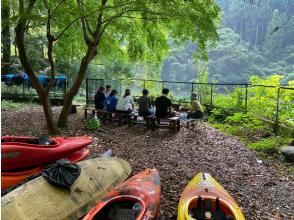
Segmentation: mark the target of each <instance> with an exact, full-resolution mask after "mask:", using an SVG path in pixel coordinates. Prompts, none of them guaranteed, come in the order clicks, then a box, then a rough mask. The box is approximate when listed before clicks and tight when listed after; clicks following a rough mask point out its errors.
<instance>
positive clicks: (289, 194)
mask: <svg viewBox="0 0 294 220" xmlns="http://www.w3.org/2000/svg"><path fill="white" fill-rule="evenodd" d="M59 110H60V109H59V108H54V111H55V112H58V111H59ZM43 118H44V117H43V113H42V110H41V108H40V107H36V108H26V107H24V108H22V109H20V110H16V111H9V112H8V111H2V119H1V123H2V128H1V131H2V135H36V136H38V135H42V134H46V133H47V131H46V129H45V122H44V120H43ZM69 122H70V123H69V130H68V131H63V135H69V136H77V135H84V134H87V135H89V136H92V137H93V140H94V142H93V144H92V145H91V146H90V148H91V155H90V157H95V156H97V155H98V154H100V153H102V152H104V151H105V150H107V149H112V151H113V153H114V154H115V156H118V157H121V158H123V159H125V160H126V161H128V162H129V163H130V164H131V165H132V169H133V173H137V172H139V171H141V170H143V169H145V168H147V167H151V168H152V167H154V168H157V169H158V171H159V173H160V176H161V187H162V196H161V208H160V215H161V219H163V220H164V219H176V216H177V205H178V202H179V198H180V195H181V192H182V190H183V189H184V187H185V185H186V184H187V183H188V181H189V180H191V179H192V178H193V177H194V176H195V175H196V174H197V173H198V172H208V173H210V174H211V175H212V176H213V177H214V178H215V179H216V180H217V181H218V182H219V183H221V184H222V185H223V187H224V188H225V189H226V190H227V191H228V192H229V193H230V194H231V195H232V196H233V197H234V198H235V200H236V202H237V203H238V204H239V205H240V207H241V208H242V210H243V212H244V214H245V216H246V219H287V220H289V219H294V211H293V210H294V178H293V174H291V173H290V172H289V170H290V169H291V170H293V164H292V165H291V164H288V163H286V162H282V161H281V159H279V158H278V159H264V158H260V157H258V156H257V155H256V154H255V153H254V152H252V151H250V150H249V149H248V148H247V147H246V146H244V144H242V143H241V142H240V141H238V140H237V139H236V138H234V137H232V136H230V135H225V134H223V133H221V132H220V131H218V130H216V129H214V128H211V127H209V126H208V125H206V124H205V123H202V124H200V125H198V126H196V127H194V128H190V129H188V128H185V127H183V128H182V129H181V131H180V132H178V133H175V134H174V133H172V132H171V131H169V130H156V131H150V130H146V129H145V128H144V127H140V126H133V127H131V128H129V127H127V126H120V127H117V126H107V129H105V131H106V133H102V132H97V131H95V132H92V131H91V132H89V131H87V130H85V129H84V120H83V114H82V112H79V114H74V115H71V116H70V118H69Z"/></svg>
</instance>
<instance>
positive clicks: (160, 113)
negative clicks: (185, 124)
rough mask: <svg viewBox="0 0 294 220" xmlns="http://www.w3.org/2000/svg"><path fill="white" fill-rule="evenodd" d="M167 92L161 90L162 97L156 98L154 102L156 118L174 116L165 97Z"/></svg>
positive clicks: (169, 101) (168, 100)
mask: <svg viewBox="0 0 294 220" xmlns="http://www.w3.org/2000/svg"><path fill="white" fill-rule="evenodd" d="M168 93H169V90H168V89H167V88H164V89H163V90H162V95H161V96H159V97H157V98H156V100H155V106H156V113H155V114H156V116H157V117H159V118H167V117H172V116H174V114H173V113H172V111H171V107H172V103H171V100H170V99H169V98H168V97H167V95H168Z"/></svg>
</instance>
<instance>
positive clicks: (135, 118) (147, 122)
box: [128, 114, 155, 129]
mask: <svg viewBox="0 0 294 220" xmlns="http://www.w3.org/2000/svg"><path fill="white" fill-rule="evenodd" d="M128 125H129V127H131V126H132V125H144V126H146V127H147V128H152V129H154V128H155V117H154V116H153V115H150V116H145V117H143V116H139V115H138V114H130V115H129V119H128Z"/></svg>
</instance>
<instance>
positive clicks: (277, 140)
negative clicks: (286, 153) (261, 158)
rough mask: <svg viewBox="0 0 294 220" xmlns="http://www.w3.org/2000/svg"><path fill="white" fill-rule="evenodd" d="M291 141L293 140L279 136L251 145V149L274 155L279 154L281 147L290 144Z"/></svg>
mask: <svg viewBox="0 0 294 220" xmlns="http://www.w3.org/2000/svg"><path fill="white" fill-rule="evenodd" d="M290 141H291V138H285V137H279V136H277V137H271V138H266V139H262V140H259V141H256V142H253V143H250V144H249V147H250V148H251V149H253V150H256V151H259V152H265V153H268V154H274V153H278V152H279V148H280V147H281V146H283V145H287V144H289V143H290Z"/></svg>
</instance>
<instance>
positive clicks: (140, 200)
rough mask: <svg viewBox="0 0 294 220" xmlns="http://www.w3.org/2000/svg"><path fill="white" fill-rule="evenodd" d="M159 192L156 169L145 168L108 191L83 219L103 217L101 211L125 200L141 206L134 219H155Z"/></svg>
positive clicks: (158, 203) (158, 178)
mask: <svg viewBox="0 0 294 220" xmlns="http://www.w3.org/2000/svg"><path fill="white" fill-rule="evenodd" d="M160 192H161V189H160V177H159V174H158V171H157V170H156V169H146V170H144V171H142V172H140V173H138V174H136V175H134V176H133V177H131V178H130V179H128V180H127V181H125V182H124V183H121V184H120V185H119V186H117V187H116V188H115V189H113V190H112V191H111V192H109V193H108V194H107V195H106V196H105V197H104V198H103V199H102V201H101V202H99V203H98V204H97V205H96V206H95V207H94V208H93V209H91V210H90V211H89V212H88V214H87V215H86V216H85V217H84V218H83V220H90V219H104V218H105V215H104V217H101V216H102V212H104V211H105V210H106V209H109V208H110V207H111V206H114V205H117V204H121V203H126V202H131V203H132V204H135V203H137V204H139V206H140V207H141V209H140V211H139V213H138V214H137V215H136V220H143V219H149V220H151V219H156V217H157V214H158V211H159V206H160ZM120 217H121V216H120ZM132 219H133V218H132Z"/></svg>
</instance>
